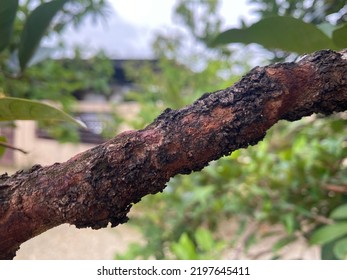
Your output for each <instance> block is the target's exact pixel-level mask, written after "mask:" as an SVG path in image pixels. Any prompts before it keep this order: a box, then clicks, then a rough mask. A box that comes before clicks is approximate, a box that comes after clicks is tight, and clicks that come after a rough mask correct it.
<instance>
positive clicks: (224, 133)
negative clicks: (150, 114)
mask: <svg viewBox="0 0 347 280" xmlns="http://www.w3.org/2000/svg"><path fill="white" fill-rule="evenodd" d="M345 110H347V51H341V52H334V51H329V50H324V51H319V52H316V53H313V54H311V55H307V56H305V57H304V58H302V59H301V60H300V61H299V62H296V63H281V64H274V65H269V66H266V67H256V68H254V69H253V70H251V71H250V72H249V73H248V74H247V75H245V76H244V77H243V78H242V79H241V80H240V81H239V82H237V83H236V84H234V85H233V86H231V87H229V88H226V89H224V90H219V91H216V92H213V93H206V94H204V95H203V96H202V97H201V98H199V99H198V100H196V101H195V102H194V103H193V104H191V105H189V106H187V107H185V108H182V109H180V110H172V109H166V110H165V111H164V112H163V113H162V114H161V115H160V116H158V118H157V119H155V120H154V121H153V123H152V124H150V125H148V126H147V127H146V128H144V129H142V130H139V131H127V132H124V133H121V134H119V135H118V136H116V137H115V138H113V139H112V140H110V141H108V142H106V143H104V144H101V145H99V146H96V147H95V148H92V149H90V150H88V151H85V152H83V153H80V154H78V155H76V156H74V157H73V158H71V159H70V160H68V161H67V162H64V163H55V164H53V165H51V166H46V167H42V166H40V165H35V166H33V167H32V168H31V169H30V170H27V171H18V172H17V173H15V174H14V175H12V176H8V175H7V174H3V175H1V176H0V258H1V259H12V258H13V257H14V256H15V254H16V251H17V250H18V249H19V246H20V244H21V243H23V242H25V241H26V240H28V239H30V238H32V237H34V236H36V235H39V234H40V233H42V232H44V231H46V230H48V229H50V228H53V227H55V226H58V225H60V224H63V223H69V224H73V225H75V226H76V227H78V228H83V227H91V228H93V229H99V228H103V227H106V226H107V225H108V224H109V223H110V224H111V225H112V226H117V225H118V224H122V223H125V222H126V221H127V220H128V218H127V213H128V212H129V210H130V209H131V206H132V205H133V204H134V203H137V202H139V201H140V200H141V198H142V197H143V196H145V195H147V194H155V193H157V192H161V191H162V190H163V189H164V188H165V184H166V183H167V182H168V180H169V179H170V178H171V177H173V176H175V175H176V174H188V173H190V172H192V171H199V170H201V169H202V168H203V167H204V166H206V165H207V164H208V163H209V162H210V161H212V160H216V159H218V158H220V157H222V156H224V155H228V154H230V153H231V152H232V151H234V150H237V149H240V148H244V147H247V146H249V145H255V144H256V143H257V142H258V141H260V140H262V139H263V138H264V136H265V134H266V131H267V130H268V129H269V128H270V127H271V126H273V125H274V124H275V123H276V122H277V121H279V120H281V119H284V120H289V121H295V120H298V119H300V118H302V117H303V116H309V115H311V114H313V113H320V114H323V115H329V114H332V113H333V112H342V111H345Z"/></svg>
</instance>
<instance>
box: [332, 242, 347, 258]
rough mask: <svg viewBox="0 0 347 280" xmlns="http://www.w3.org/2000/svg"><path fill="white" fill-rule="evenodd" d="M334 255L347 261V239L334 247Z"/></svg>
mask: <svg viewBox="0 0 347 280" xmlns="http://www.w3.org/2000/svg"><path fill="white" fill-rule="evenodd" d="M334 254H335V255H336V257H338V258H339V259H340V260H346V259H347V238H343V239H341V240H339V241H338V242H336V244H335V245H334Z"/></svg>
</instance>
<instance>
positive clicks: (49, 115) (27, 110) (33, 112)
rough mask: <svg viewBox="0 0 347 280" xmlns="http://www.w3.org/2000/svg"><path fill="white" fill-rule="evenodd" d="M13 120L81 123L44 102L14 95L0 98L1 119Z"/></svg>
mask: <svg viewBox="0 0 347 280" xmlns="http://www.w3.org/2000/svg"><path fill="white" fill-rule="evenodd" d="M13 120H55V121H68V122H74V123H76V124H79V125H81V123H79V122H78V121H77V120H75V119H74V118H72V117H71V116H69V115H68V114H66V113H64V112H63V111H61V110H59V109H57V108H54V107H52V106H50V105H47V104H44V103H42V102H38V101H32V100H27V99H21V98H13V97H2V98H0V121H13Z"/></svg>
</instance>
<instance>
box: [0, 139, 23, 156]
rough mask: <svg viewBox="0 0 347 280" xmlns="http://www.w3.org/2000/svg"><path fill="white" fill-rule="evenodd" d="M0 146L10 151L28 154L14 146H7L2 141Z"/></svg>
mask: <svg viewBox="0 0 347 280" xmlns="http://www.w3.org/2000/svg"><path fill="white" fill-rule="evenodd" d="M0 146H2V147H5V148H8V149H11V150H15V151H19V152H21V153H23V154H28V152H27V151H24V150H23V149H20V148H17V147H14V146H12V145H10V144H7V143H6V142H2V141H0Z"/></svg>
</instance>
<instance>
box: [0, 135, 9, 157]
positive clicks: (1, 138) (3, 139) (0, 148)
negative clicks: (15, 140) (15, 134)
mask: <svg viewBox="0 0 347 280" xmlns="http://www.w3.org/2000/svg"><path fill="white" fill-rule="evenodd" d="M6 141H7V139H6V137H4V136H0V143H1V142H2V143H6ZM5 150H6V148H5V147H4V146H1V145H0V158H1V157H2V155H3V154H4V153H5Z"/></svg>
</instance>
